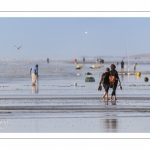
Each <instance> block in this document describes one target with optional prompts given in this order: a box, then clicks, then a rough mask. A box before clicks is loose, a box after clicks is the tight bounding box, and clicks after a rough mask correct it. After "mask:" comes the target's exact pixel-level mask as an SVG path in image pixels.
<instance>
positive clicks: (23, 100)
mask: <svg viewBox="0 0 150 150" xmlns="http://www.w3.org/2000/svg"><path fill="white" fill-rule="evenodd" d="M12 62H13V63H12ZM12 62H11V65H10V64H9V63H10V62H7V61H2V62H1V64H0V69H1V70H2V71H3V73H2V74H1V75H0V76H1V78H0V82H1V85H0V110H1V111H0V132H1V133H149V132H150V128H149V126H150V119H149V118H150V115H149V112H150V93H149V91H150V83H149V82H144V80H143V79H144V77H145V75H146V76H147V77H148V78H150V74H149V73H147V74H145V72H146V71H147V70H146V68H147V67H145V65H143V64H139V67H140V66H141V70H140V71H141V73H142V75H141V76H140V77H137V76H135V75H131V76H127V75H123V76H121V75H120V79H121V82H122V87H123V90H120V89H119V88H117V98H118V99H117V101H116V102H115V101H112V102H111V101H108V103H107V102H106V101H103V100H102V94H103V92H104V89H102V91H98V90H97V88H98V84H99V80H100V75H101V74H102V72H103V71H104V70H105V68H106V67H108V66H109V64H106V65H105V66H104V67H102V68H100V69H90V66H91V64H85V66H84V67H83V68H82V69H81V70H76V69H75V64H71V63H66V62H65V63H62V62H60V63H56V62H53V63H50V64H46V63H45V62H44V61H43V60H41V61H40V62H39V71H40V73H39V86H35V87H33V86H31V77H30V75H29V72H27V71H29V68H30V66H31V65H32V64H34V63H35V64H36V63H37V62H38V60H35V61H34V62H32V63H31V62H29V61H23V62H21V64H20V63H18V62H16V61H12ZM22 65H23V66H24V68H23V67H22ZM16 67H17V68H20V70H19V69H18V70H17V69H16ZM56 68H59V69H56ZM118 68H119V66H118ZM86 72H92V76H93V77H94V78H95V80H96V82H85V77H87V75H86V74H85V73H86ZM74 82H76V83H77V86H74ZM111 91H112V90H111V89H110V90H109V95H110V93H111Z"/></svg>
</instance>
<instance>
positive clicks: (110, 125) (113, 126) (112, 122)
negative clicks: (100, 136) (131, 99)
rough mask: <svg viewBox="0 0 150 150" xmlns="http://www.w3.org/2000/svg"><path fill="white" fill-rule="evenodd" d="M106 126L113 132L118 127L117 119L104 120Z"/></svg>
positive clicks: (107, 129)
mask: <svg viewBox="0 0 150 150" xmlns="http://www.w3.org/2000/svg"><path fill="white" fill-rule="evenodd" d="M104 128H105V129H106V131H107V132H108V131H109V132H113V131H114V130H116V129H117V128H118V123H117V119H105V120H104Z"/></svg>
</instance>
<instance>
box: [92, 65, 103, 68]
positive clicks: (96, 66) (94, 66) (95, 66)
mask: <svg viewBox="0 0 150 150" xmlns="http://www.w3.org/2000/svg"><path fill="white" fill-rule="evenodd" d="M91 68H92V69H97V68H101V66H98V65H93V66H92V67H91Z"/></svg>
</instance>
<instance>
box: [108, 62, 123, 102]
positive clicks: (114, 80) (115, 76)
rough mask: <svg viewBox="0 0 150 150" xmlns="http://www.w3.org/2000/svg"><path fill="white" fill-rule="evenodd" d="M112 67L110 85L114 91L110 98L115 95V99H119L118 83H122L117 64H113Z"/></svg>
mask: <svg viewBox="0 0 150 150" xmlns="http://www.w3.org/2000/svg"><path fill="white" fill-rule="evenodd" d="M110 68H111V70H110V76H109V82H110V85H111V86H112V93H111V96H110V100H112V98H113V97H114V100H117V98H116V88H117V85H118V81H119V83H120V85H121V82H120V79H119V76H118V72H117V70H116V66H115V65H114V64H111V66H110Z"/></svg>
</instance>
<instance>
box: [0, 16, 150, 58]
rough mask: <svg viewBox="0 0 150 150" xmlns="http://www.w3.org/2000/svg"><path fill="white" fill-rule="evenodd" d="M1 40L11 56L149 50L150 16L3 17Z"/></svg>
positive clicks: (5, 52)
mask: <svg viewBox="0 0 150 150" xmlns="http://www.w3.org/2000/svg"><path fill="white" fill-rule="evenodd" d="M0 41H1V42H0V52H1V54H0V58H9V59H10V58H12V59H14V58H78V57H97V56H113V57H115V56H126V52H127V51H128V53H129V55H135V54H145V53H150V18H149V17H147V18H146V17H145V18H144V17H142V18H140V17H41V18H40V17H0ZM14 45H15V46H18V47H19V46H22V47H21V48H20V49H19V50H18V49H17V48H16V47H14Z"/></svg>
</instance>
